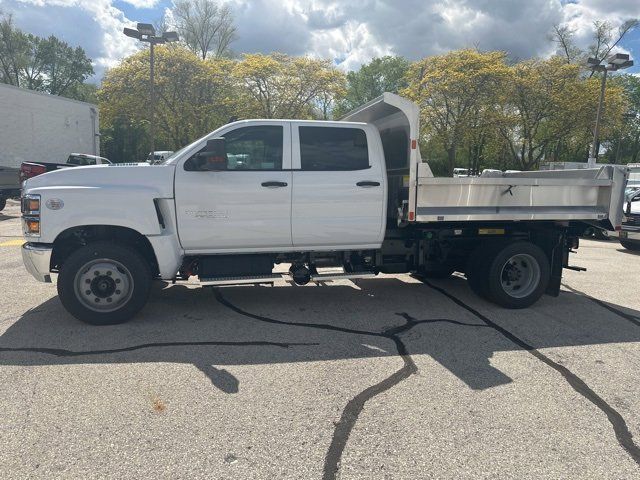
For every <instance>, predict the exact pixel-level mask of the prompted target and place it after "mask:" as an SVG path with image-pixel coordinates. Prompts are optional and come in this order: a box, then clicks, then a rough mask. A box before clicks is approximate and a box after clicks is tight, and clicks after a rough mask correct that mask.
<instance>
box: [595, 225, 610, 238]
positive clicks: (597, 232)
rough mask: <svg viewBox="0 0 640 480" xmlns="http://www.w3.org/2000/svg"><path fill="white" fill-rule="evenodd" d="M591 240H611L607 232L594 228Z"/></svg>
mask: <svg viewBox="0 0 640 480" xmlns="http://www.w3.org/2000/svg"><path fill="white" fill-rule="evenodd" d="M593 238H595V239H596V240H611V237H610V236H609V232H608V231H607V230H604V229H602V228H596V229H595V230H594V231H593Z"/></svg>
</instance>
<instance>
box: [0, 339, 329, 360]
mask: <svg viewBox="0 0 640 480" xmlns="http://www.w3.org/2000/svg"><path fill="white" fill-rule="evenodd" d="M318 345H320V344H319V343H283V342H263V341H256V342H251V341H247V342H159V343H143V344H141V345H132V346H129V347H122V348H113V349H109V350H83V351H75V350H66V349H63V348H47V347H0V353H4V352H30V353H45V354H47V355H55V356H56V357H80V356H87V355H109V354H113V353H121V352H132V351H134V350H141V349H144V348H165V347H192V346H196V347H198V346H222V347H246V346H258V347H280V348H289V347H297V346H304V347H309V346H318Z"/></svg>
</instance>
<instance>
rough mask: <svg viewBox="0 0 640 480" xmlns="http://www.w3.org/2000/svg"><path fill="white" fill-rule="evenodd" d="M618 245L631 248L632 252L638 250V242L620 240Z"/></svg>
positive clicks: (639, 250) (639, 244) (639, 243)
mask: <svg viewBox="0 0 640 480" xmlns="http://www.w3.org/2000/svg"><path fill="white" fill-rule="evenodd" d="M620 245H622V246H623V247H624V248H626V249H627V250H631V251H632V252H640V242H637V243H636V242H628V241H625V240H620Z"/></svg>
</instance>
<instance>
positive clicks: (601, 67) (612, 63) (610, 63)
mask: <svg viewBox="0 0 640 480" xmlns="http://www.w3.org/2000/svg"><path fill="white" fill-rule="evenodd" d="M606 61H607V64H606V65H605V64H603V63H602V62H603V60H598V59H597V58H593V57H589V59H588V60H587V67H588V68H590V69H591V70H592V71H594V72H602V83H601V85H600V101H599V102H598V113H596V126H595V128H594V130H593V144H592V145H591V153H590V155H589V167H595V165H596V153H597V149H598V136H599V134H600V119H601V118H602V105H603V104H604V91H605V88H606V86H607V73H609V72H615V71H616V70H622V69H625V68H629V67H631V66H632V65H633V60H630V59H629V55H627V54H626V53H614V54H613V55H610V56H609V57H607V59H606Z"/></svg>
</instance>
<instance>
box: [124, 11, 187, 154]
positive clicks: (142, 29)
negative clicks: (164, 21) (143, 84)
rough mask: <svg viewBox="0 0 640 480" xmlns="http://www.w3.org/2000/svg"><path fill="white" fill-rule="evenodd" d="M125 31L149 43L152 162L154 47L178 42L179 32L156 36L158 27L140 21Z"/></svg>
mask: <svg viewBox="0 0 640 480" xmlns="http://www.w3.org/2000/svg"><path fill="white" fill-rule="evenodd" d="M123 33H124V34H125V35H126V36H127V37H131V38H135V39H137V40H140V41H141V42H145V43H148V44H149V70H150V71H149V81H150V87H149V88H150V91H151V94H150V97H151V98H150V100H151V101H150V102H149V134H150V136H151V155H152V163H153V160H155V157H154V156H155V152H156V143H155V138H156V137H155V119H154V114H155V108H156V91H155V86H154V74H155V71H154V67H155V66H154V50H153V47H154V46H155V45H158V44H162V43H168V42H177V41H178V34H177V33H176V32H164V33H163V34H162V36H160V37H158V36H156V29H155V28H154V27H153V25H151V24H150V23H138V24H137V25H136V30H134V29H133V28H125V29H124V31H123Z"/></svg>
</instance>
